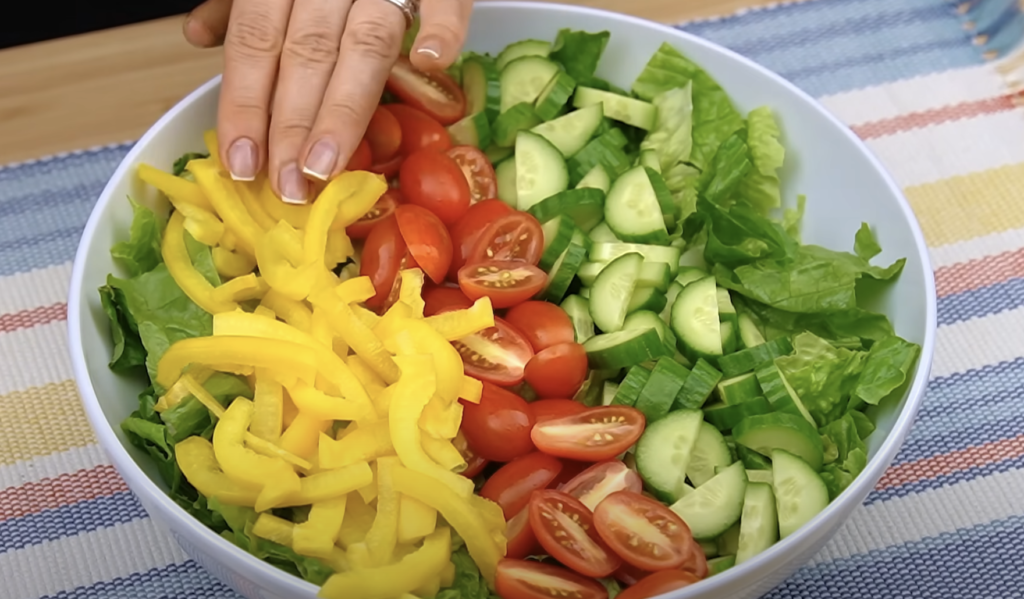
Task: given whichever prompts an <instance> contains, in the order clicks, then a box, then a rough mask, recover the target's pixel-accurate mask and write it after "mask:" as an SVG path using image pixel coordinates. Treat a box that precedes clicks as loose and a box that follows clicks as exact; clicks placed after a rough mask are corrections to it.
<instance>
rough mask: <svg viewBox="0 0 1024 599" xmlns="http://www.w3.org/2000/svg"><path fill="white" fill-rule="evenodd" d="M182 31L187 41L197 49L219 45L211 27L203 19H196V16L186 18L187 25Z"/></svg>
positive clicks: (184, 25)
mask: <svg viewBox="0 0 1024 599" xmlns="http://www.w3.org/2000/svg"><path fill="white" fill-rule="evenodd" d="M181 29H182V33H183V34H184V35H185V41H187V42H188V43H189V44H191V45H192V46H194V47H196V48H210V47H213V46H215V45H216V44H217V40H216V38H215V36H214V35H213V32H212V31H210V29H209V27H207V26H206V24H205V23H203V21H202V20H201V19H198V18H196V17H195V16H194V15H191V14H190V15H189V16H188V17H186V18H185V23H184V24H183V25H182V28H181Z"/></svg>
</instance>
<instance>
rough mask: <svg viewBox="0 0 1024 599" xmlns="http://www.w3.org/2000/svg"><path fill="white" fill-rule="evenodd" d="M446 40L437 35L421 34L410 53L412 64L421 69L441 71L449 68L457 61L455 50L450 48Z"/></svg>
mask: <svg viewBox="0 0 1024 599" xmlns="http://www.w3.org/2000/svg"><path fill="white" fill-rule="evenodd" d="M449 46H450V44H446V43H445V42H444V40H443V39H442V38H440V37H438V36H435V35H425V36H420V37H419V38H417V39H416V43H415V44H413V47H412V51H411V52H410V53H409V61H410V62H411V63H412V66H414V67H416V68H417V69H419V70H421V71H441V70H444V69H447V68H448V67H450V66H451V65H452V63H453V62H455V54H456V52H455V51H454V50H451V49H450V48H449Z"/></svg>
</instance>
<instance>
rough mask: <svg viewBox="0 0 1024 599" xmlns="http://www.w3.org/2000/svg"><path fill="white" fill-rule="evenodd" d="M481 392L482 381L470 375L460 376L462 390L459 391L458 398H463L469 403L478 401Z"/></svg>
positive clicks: (482, 389)
mask: <svg viewBox="0 0 1024 599" xmlns="http://www.w3.org/2000/svg"><path fill="white" fill-rule="evenodd" d="M483 394H484V384H483V383H481V382H480V381H479V380H477V379H475V378H473V377H471V376H464V377H462V391H459V399H464V400H466V401H468V402H469V403H480V398H481V397H483Z"/></svg>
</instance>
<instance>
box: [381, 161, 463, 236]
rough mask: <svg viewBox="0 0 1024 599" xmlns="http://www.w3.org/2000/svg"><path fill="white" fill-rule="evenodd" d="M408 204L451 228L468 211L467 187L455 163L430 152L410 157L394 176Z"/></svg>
mask: <svg viewBox="0 0 1024 599" xmlns="http://www.w3.org/2000/svg"><path fill="white" fill-rule="evenodd" d="M398 180H399V184H400V185H401V188H402V193H403V194H405V197H406V199H408V200H409V203H410V204H416V205H417V206H423V207H424V208H426V209H428V210H430V211H431V212H433V213H434V214H436V215H437V216H438V218H440V219H441V222H443V223H444V224H445V225H452V224H455V221H457V220H459V218H461V217H462V215H463V214H465V213H466V210H467V209H468V208H469V184H468V183H466V178H465V177H463V176H462V171H461V170H460V169H459V165H457V164H455V161H454V160H452V159H451V158H449V157H448V156H445V155H444V154H441V153H439V152H435V151H433V150H420V151H419V152H414V153H412V154H410V155H409V156H408V157H407V158H406V159H405V162H403V163H402V168H401V170H400V171H399V173H398Z"/></svg>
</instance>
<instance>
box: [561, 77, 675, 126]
mask: <svg viewBox="0 0 1024 599" xmlns="http://www.w3.org/2000/svg"><path fill="white" fill-rule="evenodd" d="M594 104H603V105H604V113H605V116H607V117H608V118H610V119H614V120H616V121H619V122H620V123H626V124H627V125H632V126H634V127H639V128H640V129H643V130H645V131H650V130H651V129H652V128H653V127H654V122H655V120H656V119H657V118H658V109H657V108H655V106H654V105H653V104H650V103H648V102H644V101H642V100H636V99H633V98H629V97H627V96H620V95H618V94H614V93H611V92H606V91H602V90H599V89H594V88H592V87H583V86H580V87H579V88H577V89H576V96H575V97H574V98H573V106H575V107H576V108H584V107H587V106H592V105H594Z"/></svg>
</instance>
